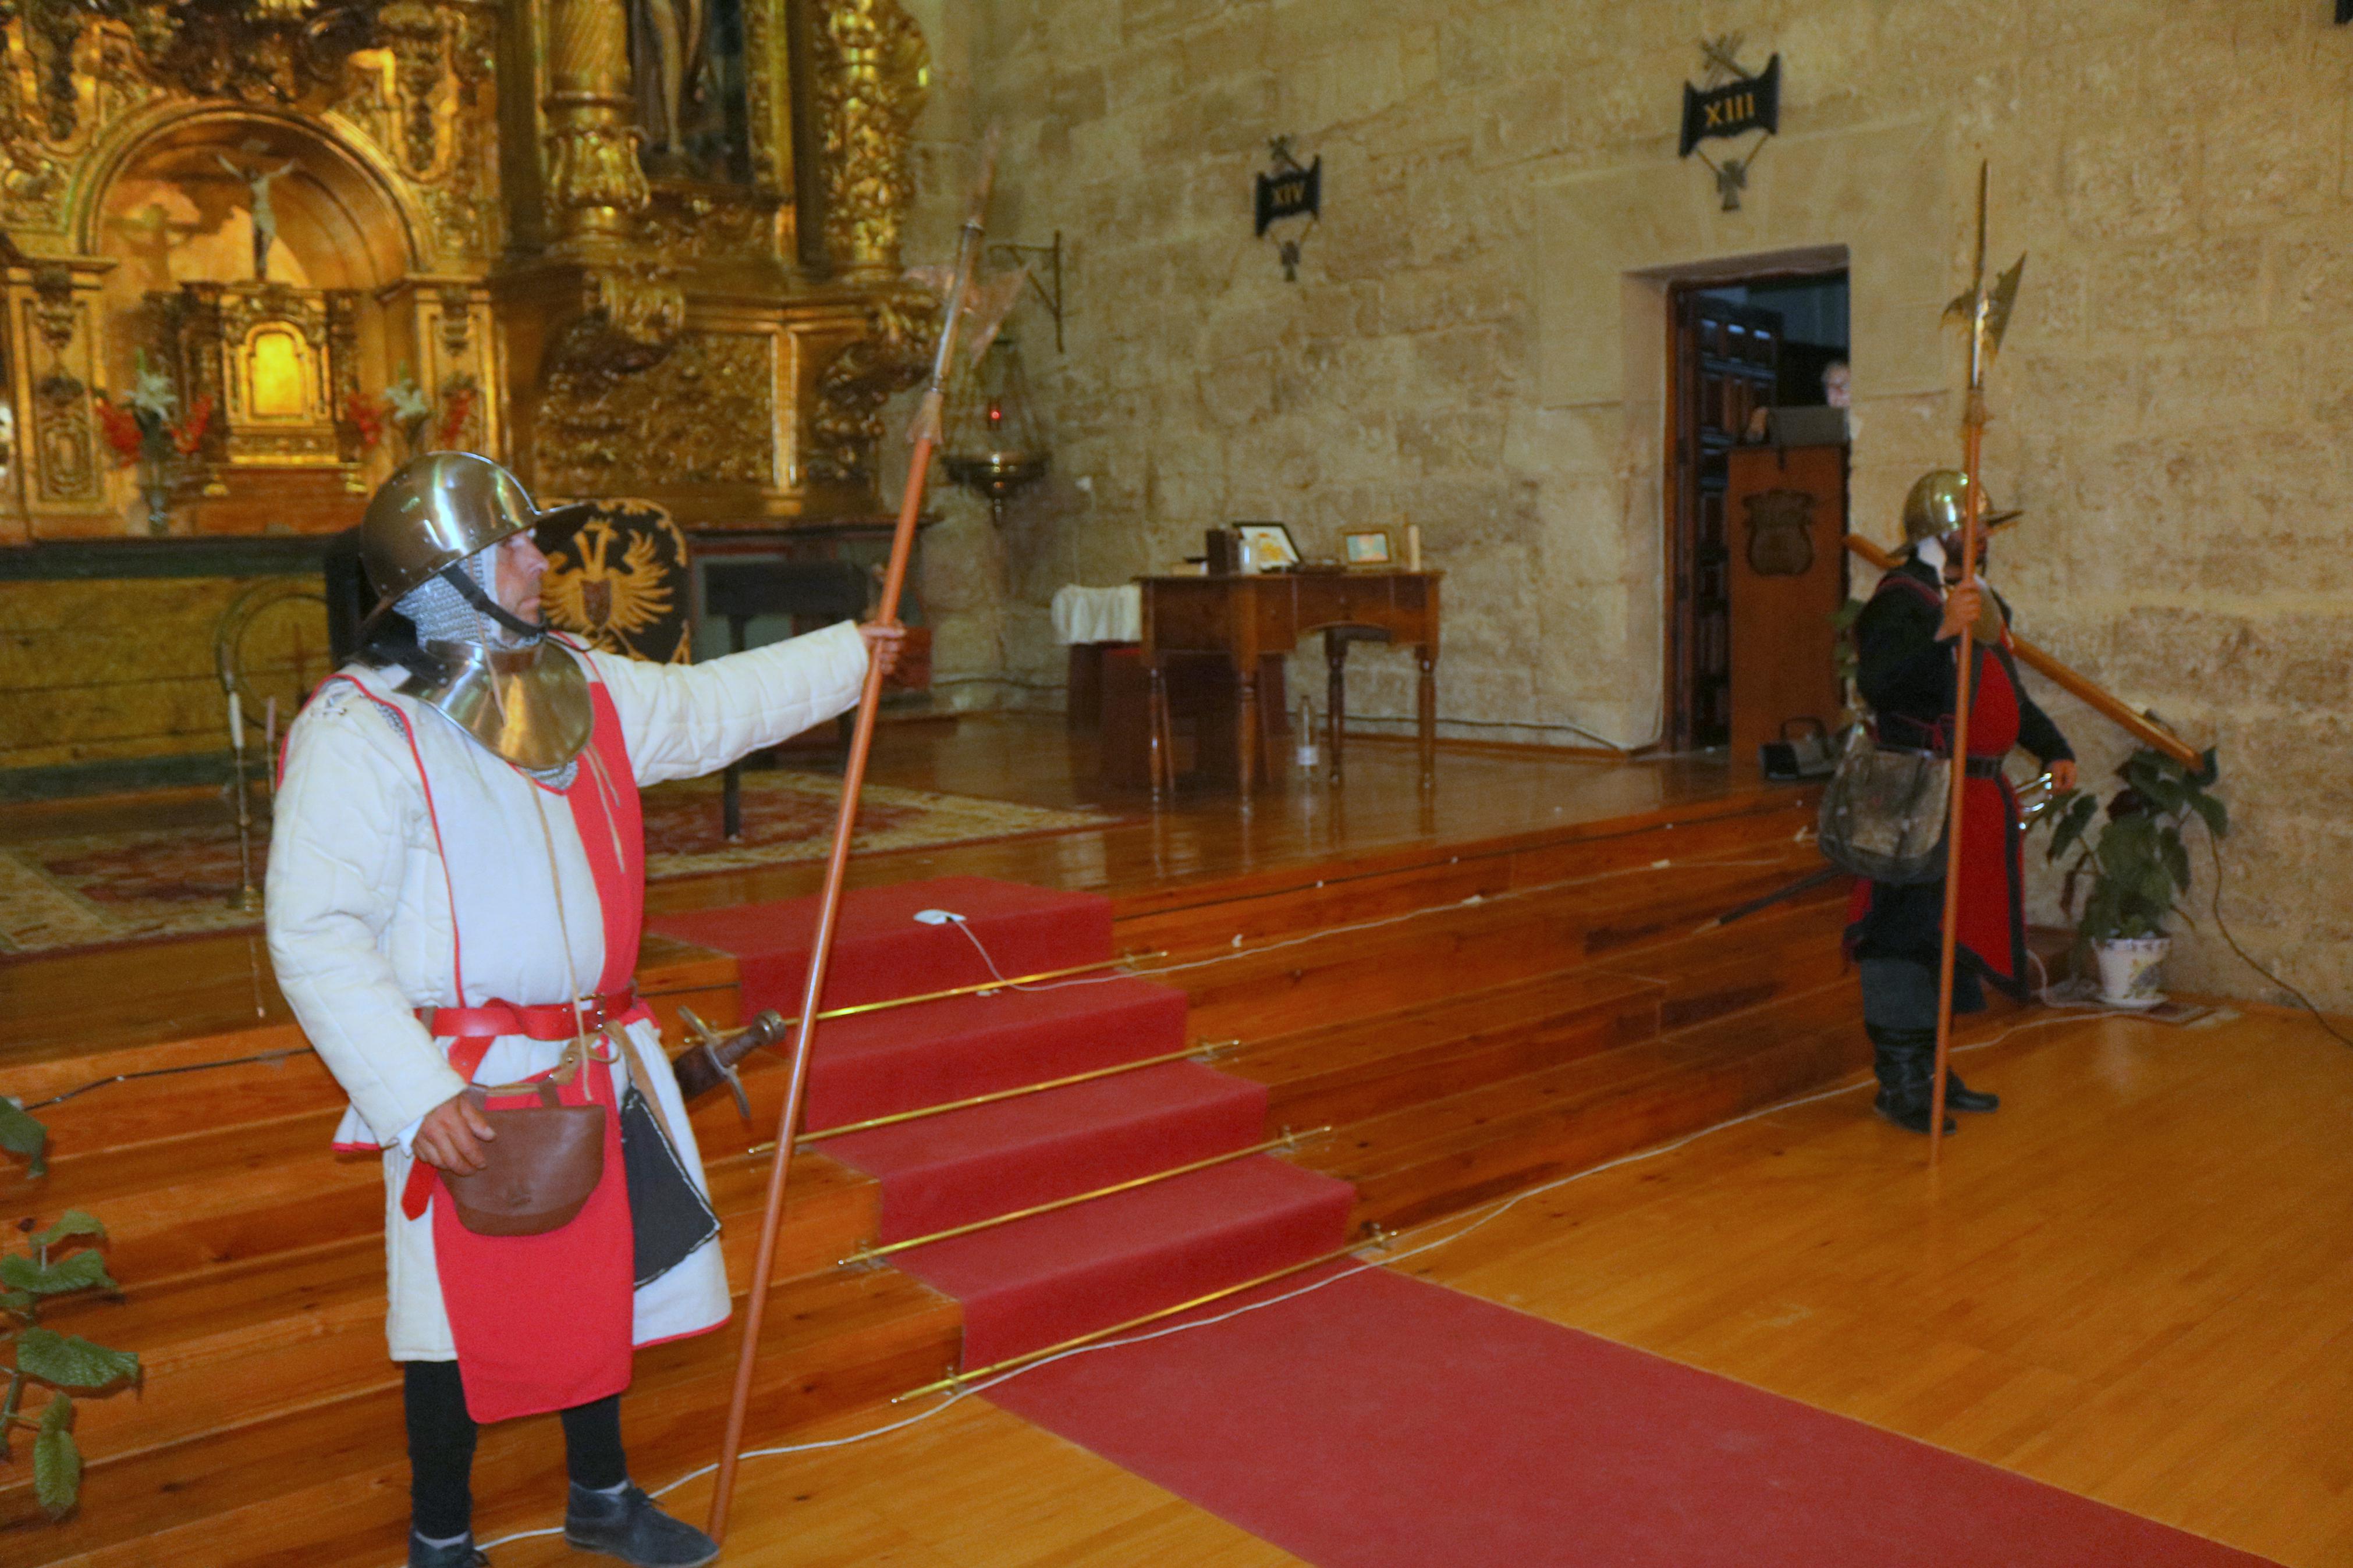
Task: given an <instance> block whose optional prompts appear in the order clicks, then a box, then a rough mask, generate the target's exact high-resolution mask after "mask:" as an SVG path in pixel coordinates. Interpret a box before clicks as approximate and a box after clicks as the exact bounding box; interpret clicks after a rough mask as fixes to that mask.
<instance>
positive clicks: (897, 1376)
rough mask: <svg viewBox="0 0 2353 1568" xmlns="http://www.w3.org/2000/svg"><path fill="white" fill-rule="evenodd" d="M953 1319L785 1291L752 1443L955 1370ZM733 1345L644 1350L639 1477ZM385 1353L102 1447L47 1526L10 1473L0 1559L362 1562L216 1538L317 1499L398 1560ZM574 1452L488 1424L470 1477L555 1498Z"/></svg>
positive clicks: (311, 1534)
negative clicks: (226, 1415)
mask: <svg viewBox="0 0 2353 1568" xmlns="http://www.w3.org/2000/svg"><path fill="white" fill-rule="evenodd" d="M740 1308H741V1303H740V1302H739V1303H738V1309H739V1310H740ZM959 1321H960V1320H959V1315H958V1313H957V1310H956V1308H955V1303H954V1302H952V1301H949V1300H946V1299H945V1298H944V1297H941V1296H939V1295H937V1294H935V1293H934V1292H933V1291H931V1290H929V1289H926V1288H925V1287H923V1285H921V1284H920V1283H918V1282H917V1281H915V1280H913V1279H910V1278H908V1277H907V1276H905V1275H902V1274H900V1273H898V1272H896V1271H895V1270H892V1269H887V1268H877V1269H871V1270H859V1271H854V1272H841V1273H834V1274H827V1275H821V1276H817V1277H814V1278H811V1279H802V1280H796V1281H793V1282H791V1283H789V1284H787V1285H786V1286H783V1287H780V1288H779V1289H777V1291H776V1294H775V1296H774V1297H773V1298H772V1299H771V1302H770V1307H769V1310H768V1319H767V1327H766V1331H765V1333H764V1334H763V1345H762V1360H761V1371H760V1375H759V1381H758V1383H757V1384H755V1389H754V1406H753V1408H754V1415H755V1420H754V1426H755V1428H756V1431H755V1433H754V1441H772V1440H774V1438H775V1437H776V1436H778V1435H781V1434H783V1433H786V1432H788V1431H790V1430H792V1429H794V1428H796V1427H797V1426H804V1425H806V1424H807V1423H809V1422H811V1421H814V1420H817V1419H819V1418H822V1417H824V1416H827V1415H835V1414H839V1413H840V1412H843V1411H847V1410H851V1409H855V1408H857V1407H859V1406H860V1405H868V1404H871V1403H873V1402H875V1401H877V1400H880V1399H882V1398H886V1397H888V1396H889V1395H890V1394H893V1393H897V1392H899V1391H901V1390H902V1389H906V1388H911V1387H913V1386H915V1385H916V1384H922V1383H924V1382H927V1381H929V1380H930V1379H932V1378H934V1377H936V1376H937V1375H939V1373H940V1372H941V1371H942V1370H943V1369H944V1368H945V1367H948V1366H951V1365H953V1364H954V1363H955V1358H956V1354H957V1351H958V1345H959V1335H960V1329H959ZM736 1343H737V1342H736V1339H735V1337H734V1335H733V1333H732V1332H730V1331H726V1330H722V1331H718V1332H716V1333H712V1334H706V1335H703V1336H701V1337H699V1338H697V1339H693V1340H685V1341H680V1342H675V1343H672V1344H669V1345H660V1346H656V1347H654V1348H652V1349H650V1350H648V1351H646V1352H642V1353H641V1354H640V1355H639V1356H638V1362H637V1375H636V1381H635V1382H634V1384H632V1385H631V1390H630V1394H629V1397H628V1400H626V1401H625V1402H624V1405H623V1408H624V1412H625V1418H626V1423H627V1426H626V1435H627V1436H628V1443H629V1447H630V1454H631V1462H632V1464H633V1465H634V1466H636V1467H637V1468H638V1470H639V1472H640V1473H641V1474H644V1475H646V1476H649V1477H650V1476H659V1475H660V1474H662V1473H663V1472H665V1471H667V1470H669V1469H670V1468H672V1467H673V1466H676V1467H678V1468H684V1467H685V1465H686V1464H689V1463H693V1462H700V1461H701V1460H702V1459H704V1458H708V1457H709V1450H710V1449H711V1448H712V1447H713V1445H714V1440H715V1439H714V1435H715V1433H716V1432H717V1430H718V1426H719V1416H720V1415H721V1414H722V1413H723V1410H724V1405H725V1400H726V1397H727V1393H728V1390H729V1388H730V1387H731V1386H732V1384H733V1371H734V1356H735V1348H736ZM377 1357H378V1359H377V1360H376V1362H375V1375H374V1376H373V1377H372V1378H370V1379H369V1380H368V1381H367V1383H366V1384H365V1385H364V1386H363V1387H359V1388H355V1389H343V1390H339V1391H337V1392H336V1393H335V1394H332V1396H327V1397H322V1398H318V1399H313V1400H309V1401H301V1400H290V1401H286V1402H282V1403H279V1402H271V1401H269V1400H267V1399H264V1400H257V1401H255V1402H254V1404H253V1405H252V1407H251V1408H249V1409H248V1410H247V1411H246V1412H245V1414H244V1416H243V1418H242V1419H233V1420H231V1421H229V1422H227V1423H223V1424H220V1425H216V1426H213V1427H211V1428H209V1429H207V1430H205V1431H202V1432H199V1433H196V1434H195V1435H193V1436H185V1437H182V1438H177V1439H174V1440H170V1441H160V1442H157V1443H154V1444H152V1445H149V1446H147V1447H142V1448H137V1449H132V1450H127V1451H116V1452H113V1453H105V1452H100V1453H95V1454H93V1455H91V1456H90V1468H89V1470H88V1472H87V1473H86V1475H85V1478H84V1483H83V1484H84V1491H83V1501H82V1506H81V1508H80V1509H79V1510H78V1511H77V1512H76V1513H75V1515H74V1516H73V1517H72V1518H70V1519H69V1520H68V1521H65V1522H63V1523H62V1524H51V1523H48V1522H47V1521H46V1520H45V1519H44V1517H43V1516H42V1515H41V1514H40V1513H39V1511H38V1510H37V1508H36V1507H35V1506H34V1505H33V1503H32V1500H31V1497H30V1487H29V1481H28V1480H24V1481H19V1480H18V1479H17V1478H16V1477H14V1476H11V1477H9V1478H8V1479H9V1480H10V1482H12V1483H14V1484H11V1485H7V1486H0V1559H5V1561H8V1562H11V1563H51V1562H57V1561H60V1560H64V1559H68V1558H70V1557H72V1556H73V1555H74V1554H75V1553H78V1552H95V1551H98V1550H100V1549H101V1548H114V1549H116V1550H115V1551H114V1552H112V1554H111V1556H109V1557H106V1558H104V1559H101V1560H103V1561H113V1562H125V1563H134V1562H155V1563H203V1562H217V1563H227V1562H236V1563H248V1564H249V1563H258V1562H261V1561H269V1562H287V1563H292V1562H298V1561H307V1562H311V1563H318V1562H324V1561H352V1560H354V1559H347V1558H335V1557H329V1556H323V1555H312V1556H309V1557H307V1558H305V1557H301V1556H287V1557H267V1558H264V1557H257V1556H255V1555H253V1554H252V1553H253V1549H254V1548H253V1542H252V1541H251V1540H250V1539H249V1538H248V1537H246V1536H244V1535H243V1534H242V1533H241V1531H230V1532H227V1533H226V1534H222V1533H221V1532H218V1531H216V1530H215V1526H216V1524H217V1523H218V1522H219V1521H218V1518H217V1516H219V1515H223V1514H238V1515H243V1516H245V1517H247V1518H254V1517H265V1518H266V1517H268V1516H269V1515H270V1514H272V1513H273V1512H274V1511H282V1512H284V1513H286V1514H288V1515H292V1514H293V1513H294V1512H295V1511H296V1509H295V1505H294V1503H293V1501H292V1500H293V1498H295V1497H296V1496H299V1495H301V1494H310V1495H311V1496H314V1497H315V1496H322V1495H323V1496H332V1497H334V1498H336V1499H339V1500H340V1501H339V1502H338V1504H337V1506H336V1507H335V1508H333V1509H332V1510H329V1511H328V1514H327V1516H326V1517H325V1518H324V1519H322V1520H319V1521H291V1522H296V1523H298V1524H299V1526H300V1528H301V1530H302V1531H305V1532H307V1533H306V1534H305V1537H304V1538H305V1539H306V1540H310V1541H315V1540H316V1539H317V1533H316V1532H317V1531H320V1530H322V1529H324V1530H329V1531H341V1530H348V1529H350V1528H352V1527H353V1525H354V1524H355V1523H357V1524H359V1525H361V1526H362V1527H363V1528H364V1530H365V1531H367V1532H369V1533H372V1534H374V1536H375V1545H374V1546H373V1547H372V1549H371V1550H372V1551H373V1552H381V1553H382V1554H383V1556H384V1558H385V1561H386V1562H394V1561H396V1560H397V1557H398V1552H399V1550H400V1546H399V1542H400V1533H399V1525H400V1521H402V1520H403V1519H405V1517H406V1510H407V1498H406V1460H405V1458H404V1455H403V1450H402V1446H401V1440H400V1432H401V1414H400V1404H401V1398H400V1386H399V1384H400V1380H399V1373H398V1369H397V1368H396V1366H395V1365H394V1364H393V1363H390V1362H388V1361H385V1360H383V1359H382V1342H381V1340H379V1341H378V1342H377ZM251 1392H252V1391H250V1390H248V1394H250V1393H251ZM563 1451H564V1445H563V1439H562V1435H561V1433H560V1431H559V1430H558V1429H557V1426H556V1423H555V1421H554V1418H553V1417H552V1416H551V1417H534V1418H533V1419H530V1420H526V1421H514V1422H505V1423H501V1424H499V1425H497V1426H491V1427H487V1428H485V1429H484V1430H483V1433H482V1440H481V1448H480V1453H479V1455H478V1457H477V1458H476V1460H475V1477H476V1482H475V1484H476V1487H477V1489H479V1490H480V1491H481V1492H482V1493H483V1494H485V1495H492V1494H496V1493H498V1492H500V1491H501V1490H502V1489H513V1488H520V1487H522V1486H523V1485H524V1484H526V1483H531V1482H538V1481H546V1480H548V1479H549V1478H556V1479H554V1481H553V1483H552V1484H553V1485H554V1487H555V1490H554V1493H553V1494H543V1495H556V1496H560V1495H561V1482H560V1476H561V1472H562V1468H563ZM216 1535H219V1537H220V1538H222V1539H229V1540H235V1541H236V1542H237V1554H236V1555H235V1556H233V1557H231V1556H224V1555H221V1554H219V1552H218V1548H216V1547H212V1546H209V1545H208V1542H210V1541H211V1540H212V1539H214V1538H215V1537H216ZM313 1550H315V1548H313ZM356 1560H360V1561H364V1560H365V1559H364V1556H363V1557H361V1558H359V1559H356Z"/></svg>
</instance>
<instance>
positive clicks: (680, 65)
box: [629, 0, 711, 172]
mask: <svg viewBox="0 0 2353 1568" xmlns="http://www.w3.org/2000/svg"><path fill="white" fill-rule="evenodd" d="M629 20H630V24H631V25H630V28H629V31H630V35H631V41H632V43H633V44H634V45H635V51H634V52H635V54H636V56H637V60H636V71H635V75H636V78H637V89H638V119H639V121H640V122H641V123H642V125H643V126H644V129H645V132H646V145H647V147H648V150H649V152H651V153H653V154H654V158H655V161H656V162H657V163H668V164H670V165H672V166H673V167H672V168H671V169H670V170H666V171H664V172H681V170H682V169H683V168H684V167H685V166H687V165H688V163H689V158H690V154H689V153H688V149H687V136H688V132H689V124H688V121H689V118H690V116H689V110H688V105H689V104H690V103H691V102H696V101H699V100H701V99H702V91H703V88H702V77H703V75H704V71H705V68H706V66H707V65H708V63H709V50H708V45H709V42H710V34H711V4H710V0H631V3H630V5H629Z"/></svg>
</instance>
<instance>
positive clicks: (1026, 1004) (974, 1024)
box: [805, 975, 1186, 1130]
mask: <svg viewBox="0 0 2353 1568" xmlns="http://www.w3.org/2000/svg"><path fill="white" fill-rule="evenodd" d="M1185 1031H1186V1025H1185V994H1184V993H1183V992H1182V991H1176V990H1171V989H1170V988H1168V987H1166V986H1165V985H1155V984H1150V983H1149V982H1147V981H1142V980H1131V979H1128V978H1126V977H1125V976H1124V975H1123V976H1116V977H1113V978H1112V979H1108V980H1103V981H1090V982H1088V983H1087V984H1076V985H1055V986H1052V987H1050V988H1048V989H1045V990H1038V991H994V992H990V993H988V994H986V995H973V996H951V997H948V998H946V999H945V1000H944V1001H939V1002H925V1003H922V1004H920V1005H916V1006H912V1007H893V1008H891V1009H889V1010H887V1011H884V1012H881V1013H858V1014H853V1015H851V1016H849V1017H847V1018H828V1019H827V1020H826V1021H825V1022H824V1023H823V1024H821V1025H819V1026H818V1032H817V1050H816V1055H815V1058H814V1059H813V1060H812V1061H811V1062H810V1063H809V1082H808V1114H807V1121H806V1123H805V1125H807V1127H809V1128H811V1129H812V1130H815V1129H822V1128H827V1127H839V1126H840V1125H841V1124H842V1123H844V1122H846V1121H864V1120H866V1118H868V1117H870V1116H888V1115H891V1114H892V1113H893V1112H895V1111H901V1110H921V1109H922V1108H923V1107H924V1106H927V1105H941V1104H944V1103H946V1102H947V1101H949V1100H963V1099H965V1098H967V1097H969V1096H971V1095H976V1094H991V1093H994V1092H996V1091H997V1090H998V1089H1019V1088H1022V1087H1024V1086H1026V1085H1029V1084H1033V1083H1042V1082H1044V1081H1045V1080H1046V1079H1055V1078H1064V1077H1067V1076H1069V1075H1070V1074H1071V1073H1079V1072H1091V1071H1092V1070H1093V1069H1095V1068H1105V1067H1113V1066H1116V1065H1117V1064H1119V1063H1121V1062H1131V1061H1134V1060H1135V1059H1136V1058H1139V1057H1155V1056H1165V1055H1166V1054H1167V1053H1168V1052H1170V1051H1176V1050H1182V1049H1183V1048H1184V1047H1185V1043H1186V1032H1185Z"/></svg>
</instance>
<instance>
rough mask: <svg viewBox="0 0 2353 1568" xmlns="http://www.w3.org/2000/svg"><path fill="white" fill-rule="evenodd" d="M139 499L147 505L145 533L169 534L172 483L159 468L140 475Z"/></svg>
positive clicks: (170, 528) (170, 527)
mask: <svg viewBox="0 0 2353 1568" xmlns="http://www.w3.org/2000/svg"><path fill="white" fill-rule="evenodd" d="M139 499H140V500H143V501H145V502H146V503H147V531H148V532H150V533H155V534H163V533H169V532H171V531H172V481H171V479H170V478H169V477H167V476H166V475H165V474H164V472H163V470H162V469H161V468H153V469H148V470H146V471H144V472H142V473H141V475H140V476H139Z"/></svg>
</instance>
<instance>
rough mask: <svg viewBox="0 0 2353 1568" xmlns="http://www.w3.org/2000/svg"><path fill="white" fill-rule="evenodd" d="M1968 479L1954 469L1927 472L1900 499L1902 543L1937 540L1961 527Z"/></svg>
mask: <svg viewBox="0 0 2353 1568" xmlns="http://www.w3.org/2000/svg"><path fill="white" fill-rule="evenodd" d="M1968 494H1969V477H1968V475H1967V474H1965V473H1963V472H1961V471H1960V470H1959V469H1958V468H1931V469H1929V470H1928V471H1927V472H1926V473H1925V474H1922V475H1921V476H1920V478H1919V479H1917V480H1916V481H1915V482H1914V484H1913V486H1912V493H1911V494H1910V495H1907V496H1905V498H1904V542H1905V543H1906V544H1917V543H1919V542H1921V541H1922V540H1924V539H1941V538H1943V537H1944V536H1945V535H1946V534H1947V533H1950V532H1952V531H1954V530H1955V529H1957V528H1958V527H1960V526H1961V521H1962V518H1963V515H1964V513H1966V512H1967V510H1968Z"/></svg>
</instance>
